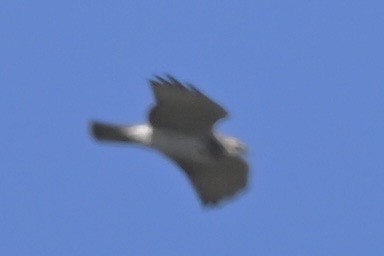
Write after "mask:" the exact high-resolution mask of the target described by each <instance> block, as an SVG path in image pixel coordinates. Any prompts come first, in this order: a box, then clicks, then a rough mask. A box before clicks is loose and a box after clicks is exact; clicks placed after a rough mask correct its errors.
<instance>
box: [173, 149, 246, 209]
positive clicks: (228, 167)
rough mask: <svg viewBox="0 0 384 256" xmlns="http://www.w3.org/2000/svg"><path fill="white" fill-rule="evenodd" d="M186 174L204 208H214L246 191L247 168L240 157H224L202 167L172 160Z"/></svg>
mask: <svg viewBox="0 0 384 256" xmlns="http://www.w3.org/2000/svg"><path fill="white" fill-rule="evenodd" d="M174 161H175V162H176V163H177V165H179V166H180V167H181V168H182V170H183V171H184V172H185V173H186V175H187V177H188V179H189V180H190V182H191V183H192V185H193V187H194V189H195V191H196V192H197V194H198V196H199V198H200V201H201V202H202V204H203V205H204V206H207V207H209V206H210V207H216V206H218V205H221V204H222V203H223V202H227V201H230V200H233V199H235V198H236V197H237V196H239V195H240V194H243V193H244V192H245V191H246V188H247V186H248V183H249V181H248V180H249V166H248V164H247V162H246V161H245V160H244V159H242V158H240V157H230V156H228V157H225V159H222V160H221V162H216V163H213V164H212V165H202V164H196V163H193V162H187V161H183V160H174Z"/></svg>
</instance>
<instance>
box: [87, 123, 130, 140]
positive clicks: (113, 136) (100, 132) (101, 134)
mask: <svg viewBox="0 0 384 256" xmlns="http://www.w3.org/2000/svg"><path fill="white" fill-rule="evenodd" d="M91 132H92V135H93V137H94V138H95V139H97V140H101V141H124V142H133V141H132V139H131V138H130V136H129V135H128V134H127V128H126V127H122V126H118V125H111V124H105V123H101V122H91Z"/></svg>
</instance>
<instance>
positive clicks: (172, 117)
mask: <svg viewBox="0 0 384 256" xmlns="http://www.w3.org/2000/svg"><path fill="white" fill-rule="evenodd" d="M150 84H151V86H152V88H153V92H154V94H155V99H156V105H155V106H154V107H153V108H152V109H151V111H150V114H149V121H150V123H151V124H152V126H153V127H155V128H165V129H169V130H174V131H177V132H181V133H185V134H203V133H210V132H211V129H212V126H213V125H214V124H215V122H216V121H217V120H219V119H221V118H224V117H226V116H227V112H226V111H225V110H224V108H222V107H221V106H220V105H218V104H217V103H215V102H214V101H212V100H211V99H209V98H208V97H207V96H205V95H204V94H203V93H201V92H200V91H198V90H197V89H196V88H195V87H193V86H191V85H188V86H189V88H187V87H186V86H185V85H183V84H182V83H180V82H179V81H177V80H176V79H175V78H173V77H171V76H167V78H166V79H165V78H161V77H156V79H155V80H150Z"/></svg>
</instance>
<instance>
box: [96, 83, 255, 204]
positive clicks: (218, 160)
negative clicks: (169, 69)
mask: <svg viewBox="0 0 384 256" xmlns="http://www.w3.org/2000/svg"><path fill="white" fill-rule="evenodd" d="M149 82H150V85H151V87H152V90H153V92H154V96H155V100H156V104H155V105H154V106H153V107H152V108H151V110H150V112H149V122H148V123H147V124H138V125H113V124H106V123H102V122H92V123H91V132H92V134H93V136H94V138H95V139H97V140H100V141H109V142H123V143H138V144H141V145H144V146H147V147H149V148H153V149H155V150H157V151H159V152H161V153H162V154H164V155H165V156H167V157H168V158H170V159H172V160H173V161H174V162H175V163H176V164H177V165H178V166H179V167H180V168H181V170H183V171H184V172H185V174H186V175H187V177H188V178H189V180H190V181H191V183H192V185H193V186H194V188H195V190H196V191H197V194H198V195H199V198H200V200H201V202H202V203H203V205H210V206H216V205H218V204H219V203H220V202H221V201H223V200H225V199H227V198H230V197H234V196H235V195H236V194H238V193H239V192H240V191H242V190H244V189H245V187H246V186H247V180H248V169H249V168H248V164H247V162H246V161H245V160H244V158H243V156H244V155H245V153H246V146H245V144H244V143H242V142H240V141H239V140H238V139H236V138H233V137H229V136H224V135H221V134H218V133H216V132H215V131H214V130H213V128H214V125H215V123H216V122H217V121H218V120H220V119H222V118H225V117H226V116H227V115H228V113H227V112H226V111H225V109H224V108H223V107H221V106H220V105H218V104H217V103H215V102H214V101H212V100H211V99H210V98H208V97H207V96H206V95H204V94H203V93H202V92H200V91H199V90H197V89H196V88H195V87H194V86H192V85H190V84H183V83H181V82H179V81H178V80H176V79H175V78H174V77H172V76H166V77H159V76H156V77H155V78H154V79H152V80H150V81H149Z"/></svg>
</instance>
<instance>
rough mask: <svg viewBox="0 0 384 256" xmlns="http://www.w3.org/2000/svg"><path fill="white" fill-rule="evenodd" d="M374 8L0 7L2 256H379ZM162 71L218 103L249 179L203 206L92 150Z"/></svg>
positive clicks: (162, 170) (380, 41) (171, 172)
mask: <svg viewBox="0 0 384 256" xmlns="http://www.w3.org/2000/svg"><path fill="white" fill-rule="evenodd" d="M383 8H384V4H383V2H382V1H353V0H349V1H337V0H336V1H335V0H332V1H327V0H326V1H324V0H323V1H303V0H301V1H300V0H297V1H283V0H281V1H126V0H124V1H21V0H20V1H18V0H15V1H1V3H0V86H1V87H0V88H1V90H0V99H1V100H0V120H1V123H0V131H1V147H0V158H1V171H0V254H1V255H6V256H13V255H28V256H34V255H39V256H41V255H82V256H83V255H93V256H98V255H267V256H268V255H384V223H383V222H384V220H383V219H384V217H383V216H384V188H383V182H384V157H383V152H384V136H383V131H384V103H383V98H384V75H383V71H384V30H383V28H384V14H383ZM164 73H170V74H173V75H175V76H176V77H177V78H179V79H180V80H182V81H188V82H191V83H194V84H195V85H196V86H197V87H198V88H200V89H201V90H202V91H203V92H205V93H206V94H208V95H209V96H211V97H212V98H213V99H215V100H216V101H218V102H219V103H221V104H222V105H223V106H225V107H226V108H227V109H228V110H229V112H230V113H231V118H230V119H229V120H228V121H226V122H223V123H221V124H220V125H219V127H218V129H219V130H220V131H222V132H225V133H228V134H231V135H236V136H238V137H239V138H241V139H242V140H244V141H245V142H246V143H247V144H248V146H249V148H250V154H249V156H248V160H249V162H250V164H251V166H252V176H251V185H250V187H249V189H248V191H247V193H245V194H244V195H242V196H240V197H238V198H237V200H234V201H231V202H229V203H228V204H225V205H223V206H222V207H219V208H218V209H206V208H203V207H201V205H200V203H199V201H198V199H197V196H196V195H195V192H194V191H193V189H192V187H191V186H190V184H189V183H188V181H187V180H186V178H185V177H184V175H183V174H182V173H181V172H180V171H179V170H178V169H177V167H176V166H175V165H174V164H173V163H172V162H170V161H168V160H167V159H165V158H164V157H162V156H161V155H159V154H156V153H155V152H153V151H149V150H145V149H143V148H140V147H130V146H123V145H117V146H114V145H103V144H99V143H96V142H95V141H94V140H92V138H91V137H90V135H89V131H88V122H89V120H92V119H100V120H104V121H109V122H117V123H136V122H144V121H145V120H146V113H147V111H148V108H149V106H150V104H151V103H152V101H153V97H152V92H151V91H150V88H149V86H148V84H147V79H149V78H151V76H152V75H154V74H160V75H161V74H164Z"/></svg>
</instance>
